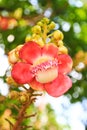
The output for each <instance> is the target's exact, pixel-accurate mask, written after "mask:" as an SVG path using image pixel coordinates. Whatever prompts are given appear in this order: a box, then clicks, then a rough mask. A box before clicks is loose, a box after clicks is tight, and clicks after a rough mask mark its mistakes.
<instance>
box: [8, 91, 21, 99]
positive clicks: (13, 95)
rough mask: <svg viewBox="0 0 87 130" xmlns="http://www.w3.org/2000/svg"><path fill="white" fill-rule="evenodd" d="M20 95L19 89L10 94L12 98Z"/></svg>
mask: <svg viewBox="0 0 87 130" xmlns="http://www.w3.org/2000/svg"><path fill="white" fill-rule="evenodd" d="M18 96H19V92H17V91H11V92H10V93H9V95H8V97H9V98H12V99H17V98H18Z"/></svg>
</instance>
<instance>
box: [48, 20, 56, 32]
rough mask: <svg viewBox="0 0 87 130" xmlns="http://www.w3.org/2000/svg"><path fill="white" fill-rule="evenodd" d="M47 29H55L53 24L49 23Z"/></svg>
mask: <svg viewBox="0 0 87 130" xmlns="http://www.w3.org/2000/svg"><path fill="white" fill-rule="evenodd" d="M48 27H49V30H51V29H54V28H55V23H54V22H51V23H50V24H49V25H48Z"/></svg>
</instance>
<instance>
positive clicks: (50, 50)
mask: <svg viewBox="0 0 87 130" xmlns="http://www.w3.org/2000/svg"><path fill="white" fill-rule="evenodd" d="M42 55H48V56H51V57H54V58H56V57H57V56H58V47H57V46H56V45H54V44H48V45H45V46H44V47H43V49H42Z"/></svg>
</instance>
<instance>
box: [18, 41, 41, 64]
mask: <svg viewBox="0 0 87 130" xmlns="http://www.w3.org/2000/svg"><path fill="white" fill-rule="evenodd" d="M40 55H41V48H40V46H39V45H38V44H37V43H36V42H34V41H29V42H27V43H25V44H24V46H23V47H22V49H20V52H19V57H20V58H21V59H23V60H24V61H27V62H28V63H30V64H33V62H34V60H35V59H36V58H37V57H38V56H40Z"/></svg>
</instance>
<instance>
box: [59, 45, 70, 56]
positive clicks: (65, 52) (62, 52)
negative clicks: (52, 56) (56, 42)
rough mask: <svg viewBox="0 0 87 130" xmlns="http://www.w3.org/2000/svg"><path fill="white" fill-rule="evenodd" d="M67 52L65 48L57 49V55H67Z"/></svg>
mask: <svg viewBox="0 0 87 130" xmlns="http://www.w3.org/2000/svg"><path fill="white" fill-rule="evenodd" d="M67 53H68V50H67V48H66V47H65V46H60V47H59V54H67Z"/></svg>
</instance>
